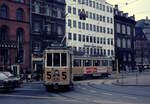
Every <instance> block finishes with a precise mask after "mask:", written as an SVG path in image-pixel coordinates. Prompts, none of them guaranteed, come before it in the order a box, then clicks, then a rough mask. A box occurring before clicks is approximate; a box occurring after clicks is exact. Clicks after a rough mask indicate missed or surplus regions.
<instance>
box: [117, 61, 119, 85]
mask: <svg viewBox="0 0 150 104" xmlns="http://www.w3.org/2000/svg"><path fill="white" fill-rule="evenodd" d="M116 65H117V66H116V67H117V71H116V82H117V83H119V67H118V59H117V60H116Z"/></svg>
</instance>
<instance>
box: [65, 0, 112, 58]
mask: <svg viewBox="0 0 150 104" xmlns="http://www.w3.org/2000/svg"><path fill="white" fill-rule="evenodd" d="M83 9H84V11H85V13H86V20H81V19H80V18H79V15H80V12H81V11H82V10H83ZM66 44H67V46H71V47H72V49H73V50H74V51H76V52H81V53H86V54H88V55H102V56H110V57H111V56H114V15H113V6H112V5H111V4H109V3H107V2H106V0H66Z"/></svg>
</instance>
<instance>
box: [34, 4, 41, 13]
mask: <svg viewBox="0 0 150 104" xmlns="http://www.w3.org/2000/svg"><path fill="white" fill-rule="evenodd" d="M34 11H35V13H39V12H40V5H39V4H38V3H37V2H34Z"/></svg>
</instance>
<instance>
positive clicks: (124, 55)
mask: <svg viewBox="0 0 150 104" xmlns="http://www.w3.org/2000/svg"><path fill="white" fill-rule="evenodd" d="M114 15H115V16H114V22H115V23H114V27H115V56H116V58H115V59H116V60H117V59H118V62H119V70H123V69H126V70H131V69H134V66H135V51H134V42H135V39H134V37H135V24H136V22H135V17H134V15H133V16H130V17H129V16H128V13H123V11H119V9H118V5H115V8H114ZM114 69H116V66H115V67H114Z"/></svg>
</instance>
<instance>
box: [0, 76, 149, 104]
mask: <svg viewBox="0 0 150 104" xmlns="http://www.w3.org/2000/svg"><path fill="white" fill-rule="evenodd" d="M149 92H150V87H149V86H118V85H114V84H112V79H111V78H109V79H95V80H86V81H77V82H75V84H74V89H72V90H66V91H54V92H46V90H45V87H44V86H43V84H42V83H24V84H23V85H22V87H21V88H17V89H15V90H14V91H10V92H9V93H4V92H0V104H150V99H149V98H150V93H149Z"/></svg>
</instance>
